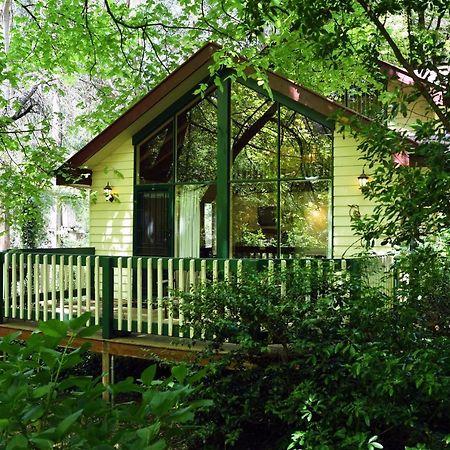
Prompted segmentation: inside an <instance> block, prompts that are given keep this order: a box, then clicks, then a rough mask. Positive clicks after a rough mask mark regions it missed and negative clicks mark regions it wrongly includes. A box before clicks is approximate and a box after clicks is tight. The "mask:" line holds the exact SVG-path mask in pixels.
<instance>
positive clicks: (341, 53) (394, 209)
mask: <svg viewBox="0 0 450 450" xmlns="http://www.w3.org/2000/svg"><path fill="white" fill-rule="evenodd" d="M190 8H191V9H192V10H193V9H195V6H193V5H191V6H190ZM197 15H198V16H199V17H200V19H199V26H202V25H204V26H210V28H211V29H213V30H215V33H216V35H220V36H221V38H222V40H223V41H224V42H226V48H225V49H224V51H223V53H222V55H221V56H222V57H221V58H218V62H217V67H220V65H230V64H231V65H233V66H235V67H236V72H237V74H242V73H243V66H242V64H240V65H237V63H234V62H233V59H232V58H230V56H233V55H235V54H236V52H237V51H239V52H240V53H242V54H243V55H244V56H247V58H248V60H249V61H251V64H252V65H253V66H254V67H257V68H259V70H258V71H257V72H256V73H255V74H254V77H255V78H257V79H259V81H260V82H261V83H263V82H264V73H263V70H264V69H266V68H271V69H274V70H276V71H279V72H281V73H282V74H284V75H286V76H287V77H290V78H293V79H295V80H297V81H299V82H300V83H303V84H305V85H307V86H310V87H312V88H314V89H316V90H318V91H320V92H322V93H324V94H326V95H338V94H339V93H342V92H343V90H345V89H350V88H355V87H356V88H357V89H358V90H359V91H360V92H361V93H364V92H373V91H375V90H379V91H380V93H381V94H380V96H379V98H378V100H379V102H380V104H381V106H382V108H383V117H384V120H381V119H380V118H379V120H378V121H377V122H376V123H375V124H374V125H373V126H364V125H362V124H353V129H357V131H358V133H357V134H358V136H360V137H363V138H364V144H363V145H361V147H360V148H361V150H362V156H363V158H364V159H365V160H366V161H367V163H368V165H369V167H371V168H372V169H373V176H372V182H371V183H369V186H368V188H367V189H366V190H365V195H367V196H368V197H369V198H371V199H375V200H376V201H377V202H378V204H379V206H378V207H377V208H376V210H375V213H374V215H373V216H372V217H371V218H365V220H364V221H362V222H359V223H358V224H356V226H355V227H356V229H357V231H358V232H359V233H361V234H362V235H363V237H364V238H365V239H366V241H367V243H368V245H370V244H371V243H372V242H373V241H374V239H375V238H379V237H382V236H388V237H387V238H385V242H390V243H393V244H404V243H410V242H411V241H413V242H418V241H419V242H420V241H422V240H423V239H424V237H426V236H429V235H432V234H434V233H436V232H439V231H442V230H445V229H447V228H448V226H449V225H450V214H449V212H450V203H449V199H448V191H449V189H450V177H449V172H448V168H449V159H448V158H449V154H450V153H449V151H448V150H449V138H448V136H449V134H450V111H449V96H450V94H449V83H450V79H449V70H448V64H449V61H448V53H449V47H450V45H449V41H448V33H449V29H450V25H449V24H450V7H449V5H448V2H444V1H440V0H436V1H431V2H429V1H427V2H425V1H419V2H417V1H409V0H397V1H392V2H384V1H366V0H346V1H335V0H318V1H298V0H262V1H257V2H256V1H254V0H247V1H244V2H236V1H234V0H226V1H212V2H210V7H209V9H207V8H205V7H204V4H203V2H202V8H201V11H197ZM230 47H231V48H232V50H233V51H230ZM380 58H381V59H387V60H389V61H392V62H394V63H397V64H398V65H399V66H401V67H403V68H404V70H405V71H406V72H407V74H408V75H409V76H410V77H411V78H412V79H413V80H414V89H413V90H412V91H411V92H410V93H409V94H408V95H403V96H402V95H401V93H400V92H398V93H387V92H386V91H385V90H384V89H381V88H382V86H383V84H382V83H383V78H384V76H383V74H382V73H381V72H380V68H379V64H378V61H379V59H380ZM246 64H247V65H248V64H249V63H246ZM419 96H421V97H422V98H423V99H425V101H426V102H427V106H428V109H429V113H430V117H431V116H432V117H433V118H432V119H431V120H429V121H427V122H426V123H422V122H419V121H418V122H417V123H416V124H414V132H415V142H413V141H411V140H410V139H408V137H410V133H408V132H406V131H403V132H402V131H400V132H397V133H394V132H389V130H388V128H387V126H386V125H387V124H388V123H389V121H390V119H392V118H393V117H395V116H396V115H397V114H398V113H399V112H401V113H404V114H406V105H407V104H408V103H409V102H413V101H416V100H417V98H418V97H419ZM400 152H404V153H409V154H415V155H416V156H418V157H420V158H422V159H423V162H424V165H426V166H427V168H428V170H423V169H420V168H419V167H397V165H396V163H395V162H394V161H393V158H392V157H393V155H394V154H397V153H400Z"/></svg>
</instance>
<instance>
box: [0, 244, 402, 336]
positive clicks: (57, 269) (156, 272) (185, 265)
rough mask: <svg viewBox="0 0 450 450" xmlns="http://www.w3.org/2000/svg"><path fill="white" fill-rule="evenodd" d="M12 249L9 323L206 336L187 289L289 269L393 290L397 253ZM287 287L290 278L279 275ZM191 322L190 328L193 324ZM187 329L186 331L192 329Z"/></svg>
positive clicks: (0, 303) (2, 299) (5, 303)
mask: <svg viewBox="0 0 450 450" xmlns="http://www.w3.org/2000/svg"><path fill="white" fill-rule="evenodd" d="M63 251H64V250H63V249H53V250H49V249H47V250H34V251H12V252H6V253H2V254H0V264H1V270H0V277H1V280H0V286H1V288H0V317H1V320H2V322H3V323H5V322H7V323H12V322H14V323H16V324H19V325H20V324H28V325H32V324H33V323H36V322H37V321H39V320H43V321H47V320H49V319H59V320H64V319H72V318H75V317H78V316H80V315H81V314H83V313H85V312H87V311H88V312H90V313H91V319H90V323H91V324H92V323H93V324H96V325H100V326H101V335H102V339H104V340H109V339H113V338H114V337H116V336H118V335H121V336H123V335H124V334H130V335H133V336H135V337H136V336H168V337H176V338H188V339H192V338H195V339H196V340H201V339H202V333H201V330H200V331H199V330H196V331H194V330H193V329H192V328H189V324H187V323H186V321H185V318H184V309H183V302H184V297H183V295H182V293H183V292H189V291H192V290H194V289H195V288H196V287H199V286H201V285H205V284H206V283H219V282H229V283H232V282H233V283H239V282H241V281H242V280H243V279H244V280H245V274H247V273H249V271H262V270H267V271H268V272H269V274H270V272H271V271H272V272H273V271H274V270H281V273H283V271H286V270H289V267H291V266H293V265H295V266H296V267H297V269H299V270H301V271H302V273H304V276H305V279H306V281H307V282H308V283H309V284H308V286H310V289H309V291H308V292H305V299H304V300H305V301H306V300H308V299H309V298H311V296H319V295H322V294H323V292H322V291H321V286H324V285H326V283H328V284H329V283H332V282H334V281H336V280H338V279H341V280H342V279H344V278H345V277H347V279H353V280H355V278H358V279H359V280H360V282H365V283H370V284H371V285H377V286H380V287H382V288H383V289H385V290H386V291H389V292H390V291H391V290H392V289H393V287H394V279H395V277H394V273H393V270H392V257H389V256H383V257H374V258H371V260H370V264H369V265H368V264H367V261H366V262H365V263H364V264H362V260H361V259H358V258H349V259H343V258H341V259H321V258H316V259H307V258H303V259H270V258H266V259H212V258H190V259H188V258H167V257H165V258H162V257H111V256H96V255H95V254H94V252H95V249H94V248H84V249H68V250H66V253H62V252H63ZM273 282H274V283H277V285H278V286H279V289H280V296H284V295H285V293H286V287H287V286H286V280H285V279H284V278H283V277H281V278H277V277H274V278H273ZM186 325H187V328H186ZM186 329H187V330H188V331H187V332H186V331H185V330H186Z"/></svg>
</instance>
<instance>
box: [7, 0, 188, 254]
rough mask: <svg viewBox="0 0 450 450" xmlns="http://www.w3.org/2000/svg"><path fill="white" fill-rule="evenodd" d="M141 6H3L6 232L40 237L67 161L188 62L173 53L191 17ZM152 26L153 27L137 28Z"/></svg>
mask: <svg viewBox="0 0 450 450" xmlns="http://www.w3.org/2000/svg"><path fill="white" fill-rule="evenodd" d="M134 3H138V4H137V5H135V6H130V2H128V4H125V3H120V4H119V3H116V2H108V1H105V2H99V1H97V0H94V1H93V0H91V1H89V0H86V1H84V2H78V3H77V2H75V3H74V2H71V1H66V0H63V1H59V2H55V1H50V2H48V1H39V0H37V1H34V2H21V1H20V0H3V1H2V2H1V7H2V9H1V11H2V16H1V18H2V21H1V22H2V25H1V28H2V35H3V36H2V37H3V40H2V41H1V43H0V67H1V70H0V73H1V74H0V85H1V86H2V95H1V96H0V204H1V206H2V210H3V211H4V212H6V213H7V216H6V217H5V222H6V225H7V226H9V225H13V226H14V227H15V228H17V229H18V230H22V231H23V230H25V232H24V233H25V234H27V232H26V230H30V229H34V228H35V227H36V225H37V224H38V223H39V222H40V221H41V218H42V210H43V209H44V206H45V202H46V199H45V195H43V192H46V191H47V190H48V189H49V188H50V187H51V185H52V182H51V180H52V178H53V175H54V170H55V169H56V168H57V167H58V166H59V165H60V164H61V163H62V162H63V161H64V159H65V158H66V156H67V155H68V154H70V153H71V152H73V151H74V150H75V149H79V147H80V146H82V144H83V143H84V142H86V141H87V140H88V139H89V137H90V136H91V135H92V134H93V133H97V132H99V131H101V130H102V129H103V128H104V127H105V126H106V125H108V124H109V123H110V122H111V121H112V120H114V119H115V118H116V117H117V116H118V115H119V114H120V113H122V112H123V108H124V105H125V106H126V105H129V104H131V103H133V102H134V101H135V99H136V98H138V97H139V96H141V95H143V94H144V93H146V92H147V91H148V90H149V89H150V88H151V87H152V86H154V85H155V84H156V83H157V82H158V81H160V80H161V79H162V78H163V77H164V76H165V75H166V74H167V73H168V72H169V71H171V70H172V69H173V68H174V66H175V65H176V64H177V63H178V62H179V60H180V59H182V58H183V54H182V52H180V51H179V50H178V52H175V51H173V50H174V49H175V48H176V45H177V44H178V38H177V36H178V35H179V34H180V30H184V28H183V26H182V25H181V24H182V22H183V20H184V18H177V17H175V16H174V14H172V12H171V9H170V8H169V7H168V6H165V5H164V4H156V5H153V4H150V3H148V2H134ZM130 18H133V19H132V20H131V19H130ZM144 18H145V20H146V24H145V26H143V27H134V25H133V21H144ZM148 18H151V19H152V22H151V23H149V22H148ZM128 20H130V23H131V24H130V25H129V26H128V25H124V24H125V22H127V21H128ZM182 48H184V46H182ZM185 50H186V52H188V53H189V52H190V47H189V48H186V49H185ZM12 193H13V195H12ZM24 233H23V232H22V235H24ZM28 234H29V233H28ZM33 240H34V239H31V241H30V242H32V241H33ZM6 246H7V245H6Z"/></svg>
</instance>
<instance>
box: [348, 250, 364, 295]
mask: <svg viewBox="0 0 450 450" xmlns="http://www.w3.org/2000/svg"><path fill="white" fill-rule="evenodd" d="M347 264H348V265H347V268H348V269H347V270H348V271H349V272H350V296H351V298H355V297H356V296H358V295H359V294H360V292H361V283H362V264H361V260H360V259H357V258H352V259H347Z"/></svg>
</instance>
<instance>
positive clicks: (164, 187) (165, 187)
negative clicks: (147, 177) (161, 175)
mask: <svg viewBox="0 0 450 450" xmlns="http://www.w3.org/2000/svg"><path fill="white" fill-rule="evenodd" d="M143 192H144V193H145V192H167V194H168V199H167V204H168V207H167V226H168V230H167V232H168V235H169V236H168V240H167V254H168V255H169V256H172V255H173V249H174V219H173V217H174V201H173V199H174V186H173V185H169V184H142V185H135V186H134V202H133V208H134V212H135V213H134V214H133V218H134V220H133V255H138V247H139V245H138V242H139V239H138V238H139V237H138V223H139V219H140V214H142V211H141V210H140V209H139V207H138V199H139V194H141V193H143ZM139 256H141V255H139ZM142 256H145V255H142ZM155 256H156V255H155ZM161 256H162V255H161Z"/></svg>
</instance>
